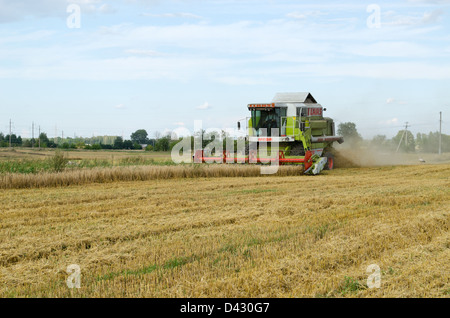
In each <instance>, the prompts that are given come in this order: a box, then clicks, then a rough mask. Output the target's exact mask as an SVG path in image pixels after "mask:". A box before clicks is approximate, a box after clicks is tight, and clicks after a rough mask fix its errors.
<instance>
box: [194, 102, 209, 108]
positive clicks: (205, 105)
mask: <svg viewBox="0 0 450 318" xmlns="http://www.w3.org/2000/svg"><path fill="white" fill-rule="evenodd" d="M209 108H211V105H210V104H209V103H208V102H204V103H203V104H201V105H199V106H197V109H209Z"/></svg>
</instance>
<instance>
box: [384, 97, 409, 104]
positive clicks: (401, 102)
mask: <svg viewBox="0 0 450 318" xmlns="http://www.w3.org/2000/svg"><path fill="white" fill-rule="evenodd" d="M386 104H400V105H405V104H406V102H405V101H402V100H397V99H395V98H393V97H389V98H388V99H387V100H386Z"/></svg>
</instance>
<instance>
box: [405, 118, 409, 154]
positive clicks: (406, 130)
mask: <svg viewBox="0 0 450 318" xmlns="http://www.w3.org/2000/svg"><path fill="white" fill-rule="evenodd" d="M405 134H406V136H405V137H406V139H405V147H406V149H408V122H406V125H405Z"/></svg>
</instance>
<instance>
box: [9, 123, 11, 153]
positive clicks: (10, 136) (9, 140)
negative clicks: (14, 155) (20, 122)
mask: <svg viewBox="0 0 450 318" xmlns="http://www.w3.org/2000/svg"><path fill="white" fill-rule="evenodd" d="M9 148H11V119H10V120H9Z"/></svg>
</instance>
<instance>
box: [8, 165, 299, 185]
mask: <svg viewBox="0 0 450 318" xmlns="http://www.w3.org/2000/svg"><path fill="white" fill-rule="evenodd" d="M302 171H303V168H302V166H280V167H279V168H278V172H277V173H276V174H275V175H276V176H295V175H299V174H301V173H302ZM258 176H267V175H263V174H261V167H260V166H256V165H226V164H222V165H220V164H219V165H214V164H202V165H180V166H135V167H113V168H93V169H76V170H68V171H64V172H42V173H39V174H19V173H8V174H2V175H0V188H1V189H22V188H43V187H60V186H69V185H82V184H87V183H107V182H115V181H145V180H155V179H175V178H217V177H258Z"/></svg>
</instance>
